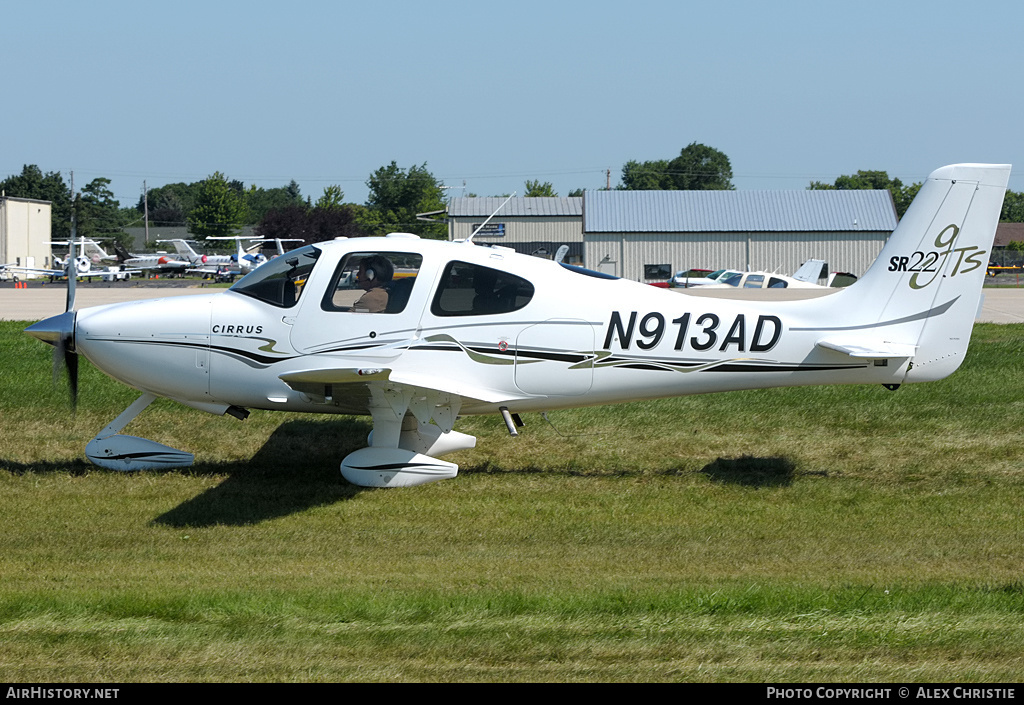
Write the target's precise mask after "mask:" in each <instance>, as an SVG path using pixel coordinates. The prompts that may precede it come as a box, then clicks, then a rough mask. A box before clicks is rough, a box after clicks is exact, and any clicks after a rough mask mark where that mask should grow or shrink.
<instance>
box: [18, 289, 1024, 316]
mask: <svg viewBox="0 0 1024 705" xmlns="http://www.w3.org/2000/svg"><path fill="white" fill-rule="evenodd" d="M182 284H184V283H182ZM212 291H224V290H223V289H214V288H211V289H205V288H203V287H201V286H196V285H191V286H189V285H175V284H170V283H168V284H161V285H155V284H150V283H147V284H142V285H139V284H134V283H112V284H91V285H81V284H80V285H79V286H78V288H77V290H76V292H75V308H76V309H82V308H86V307H88V306H99V305H100V304H110V303H117V302H119V301H136V300H139V299H156V298H162V297H166V296H188V295H190V294H205V293H209V292H212ZM66 297H67V292H66V289H65V286H64V284H42V283H36V282H30V283H29V284H28V288H27V289H15V288H14V285H13V284H5V285H3V286H2V287H0V320H4V321H38V320H40V319H43V318H46V317H48V316H55V315H57V314H58V313H63V312H64V300H65V298H66ZM978 320H980V321H982V322H984V323H1024V287H1022V288H1005V289H1004V288H999V289H996V288H986V289H985V300H984V303H983V304H982V309H981V317H980V318H979V319H978Z"/></svg>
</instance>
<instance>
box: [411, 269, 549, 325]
mask: <svg viewBox="0 0 1024 705" xmlns="http://www.w3.org/2000/svg"><path fill="white" fill-rule="evenodd" d="M533 292H534V289H533V284H531V283H530V282H528V281H526V280H525V279H523V278H522V277H517V276H515V275H514V274H509V273H508V272H502V271H501V270H498V269H491V268H490V267H482V266H480V265H477V264H469V263H467V262H449V263H448V266H447V267H445V270H444V274H443V275H442V277H441V285H440V286H439V287H438V288H437V293H435V294H434V301H433V303H432V304H431V306H430V311H431V313H433V314H434V315H435V316H486V315H490V314H496V313H509V312H511V311H518V310H519V309H521V308H523V307H524V306H526V304H528V303H530V299H532V298H533Z"/></svg>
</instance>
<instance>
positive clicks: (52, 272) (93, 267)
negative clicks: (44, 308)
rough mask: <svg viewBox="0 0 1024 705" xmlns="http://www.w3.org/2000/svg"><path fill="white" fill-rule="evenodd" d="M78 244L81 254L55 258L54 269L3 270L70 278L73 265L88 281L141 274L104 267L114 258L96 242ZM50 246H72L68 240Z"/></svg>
mask: <svg viewBox="0 0 1024 705" xmlns="http://www.w3.org/2000/svg"><path fill="white" fill-rule="evenodd" d="M76 243H77V244H78V247H79V250H78V251H79V252H80V253H81V254H78V255H75V254H73V253H71V252H69V253H68V256H67V257H64V258H61V257H54V258H53V267H50V268H47V267H20V266H17V265H4V266H3V267H2V269H3V270H4V271H6V272H10V273H16V274H31V275H34V276H43V277H50V278H54V277H65V276H68V264H69V263H73V267H74V271H75V275H76V276H78V277H84V278H86V279H91V278H94V277H100V278H103V279H107V280H121V279H131V277H132V275H133V274H139V273H140V272H139V270H137V269H126V268H124V267H122V266H116V265H110V266H106V267H104V266H103V264H102V263H103V262H104V261H106V260H111V261H112V260H113V259H114V258H113V257H111V256H110V255H108V254H107V253H106V252H105V251H104V250H103V248H102V247H100V246H99V244H98V243H97V242H96V241H95V240H90V239H88V238H86V237H80V238H78V239H77V240H76ZM49 244H51V245H62V246H68V247H70V245H71V243H70V241H68V240H64V241H59V242H51V243H49Z"/></svg>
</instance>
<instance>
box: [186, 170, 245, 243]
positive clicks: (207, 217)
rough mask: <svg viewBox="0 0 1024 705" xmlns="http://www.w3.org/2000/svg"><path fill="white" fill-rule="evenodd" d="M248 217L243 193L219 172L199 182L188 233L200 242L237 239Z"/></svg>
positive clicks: (189, 219)
mask: <svg viewBox="0 0 1024 705" xmlns="http://www.w3.org/2000/svg"><path fill="white" fill-rule="evenodd" d="M246 217H247V211H246V206H245V198H244V193H240V192H239V190H238V189H237V188H233V187H232V184H231V183H229V182H228V180H227V178H225V176H224V175H223V174H221V173H220V172H219V171H217V172H214V173H213V174H212V175H211V176H209V177H207V178H206V179H205V180H203V181H201V182H199V188H198V190H197V193H196V201H195V206H194V207H193V208H192V210H191V212H190V213H189V214H188V218H187V223H188V229H189V232H191V233H192V234H194V235H197V236H198V237H200V238H204V239H205V238H208V237H226V236H231V235H237V234H238V232H239V231H240V229H241V226H242V225H243V224H244V223H245V222H246Z"/></svg>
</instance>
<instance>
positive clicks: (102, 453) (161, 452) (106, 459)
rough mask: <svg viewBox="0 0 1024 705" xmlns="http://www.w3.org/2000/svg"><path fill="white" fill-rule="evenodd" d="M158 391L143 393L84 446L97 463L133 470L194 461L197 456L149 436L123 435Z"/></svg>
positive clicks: (164, 466) (168, 466)
mask: <svg viewBox="0 0 1024 705" xmlns="http://www.w3.org/2000/svg"><path fill="white" fill-rule="evenodd" d="M154 399H156V395H155V394H150V393H149V392H146V393H144V394H143V395H142V396H141V397H139V398H138V399H136V400H135V401H134V402H132V404H131V405H130V406H129V407H128V408H127V409H125V410H124V411H122V412H121V414H120V415H119V416H118V417H117V418H116V419H114V420H113V421H111V422H110V423H109V424H108V425H107V427H106V428H104V429H103V430H102V431H100V432H99V433H97V434H96V437H95V438H93V439H92V440H91V441H89V443H88V444H87V445H86V446H85V455H86V457H87V458H89V460H91V461H92V462H93V463H95V464H96V465H99V466H100V467H101V468H107V469H108V470H119V471H122V472H130V471H133V470H155V469H157V468H183V467H188V466H189V465H191V464H192V463H193V462H194V460H195V456H194V455H192V454H191V453H186V452H185V451H182V450H177V449H176V448H171V447H170V446H165V445H163V444H162V443H157V442H156V441H151V440H149V439H148V438H137V437H135V436H121V435H118V431H120V430H121V429H123V428H124V427H125V426H127V425H128V424H129V423H131V421H132V419H134V418H135V417H136V416H138V415H139V414H141V413H142V411H143V410H144V409H145V408H146V407H147V406H149V405H150V404H152V403H153V400H154Z"/></svg>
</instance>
